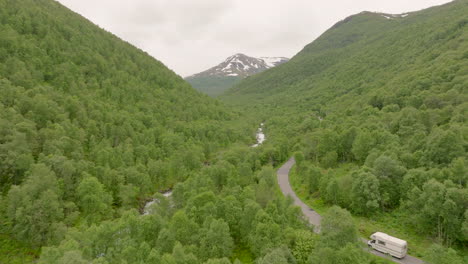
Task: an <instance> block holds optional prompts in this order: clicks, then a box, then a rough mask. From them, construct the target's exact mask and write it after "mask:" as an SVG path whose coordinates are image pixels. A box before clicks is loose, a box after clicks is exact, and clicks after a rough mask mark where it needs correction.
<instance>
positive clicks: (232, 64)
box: [187, 53, 289, 78]
mask: <svg viewBox="0 0 468 264" xmlns="http://www.w3.org/2000/svg"><path fill="white" fill-rule="evenodd" d="M288 60H289V59H288V58H285V57H260V58H254V57H249V56H247V55H244V54H241V53H237V54H234V55H232V56H230V57H228V58H227V59H225V60H224V61H223V62H222V63H220V64H219V65H217V66H215V67H213V68H211V69H209V70H207V71H204V72H201V73H197V74H194V75H192V76H189V77H187V78H196V77H204V76H240V77H247V76H250V75H254V74H256V73H259V72H262V71H265V70H268V69H270V68H273V67H275V66H278V65H280V64H282V63H285V62H287V61H288Z"/></svg>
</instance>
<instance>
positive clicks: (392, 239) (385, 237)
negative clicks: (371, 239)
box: [372, 232, 407, 246]
mask: <svg viewBox="0 0 468 264" xmlns="http://www.w3.org/2000/svg"><path fill="white" fill-rule="evenodd" d="M372 236H375V237H376V238H377V239H382V240H385V241H389V242H392V243H394V244H397V245H400V246H405V245H406V244H407V243H406V241H405V240H402V239H399V238H396V237H392V236H389V235H387V234H385V233H382V232H375V233H374V234H372Z"/></svg>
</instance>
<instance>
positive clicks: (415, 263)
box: [277, 158, 425, 264]
mask: <svg viewBox="0 0 468 264" xmlns="http://www.w3.org/2000/svg"><path fill="white" fill-rule="evenodd" d="M294 163H295V161H294V158H291V159H289V160H288V161H287V162H286V163H285V164H284V165H283V166H281V168H279V169H278V172H277V177H278V184H279V187H280V189H281V192H282V193H283V194H284V196H288V195H289V196H291V197H292V198H293V199H294V204H295V205H297V206H299V207H300V208H301V210H302V213H303V214H304V216H305V217H306V218H307V220H308V221H309V223H311V224H312V225H314V226H315V228H314V231H315V232H316V233H318V232H320V220H321V219H322V217H321V216H320V215H319V214H318V213H317V212H315V211H314V210H313V209H312V208H310V207H309V206H308V205H307V204H305V203H304V202H302V201H301V199H299V197H297V195H296V193H294V191H293V189H292V188H291V184H289V170H291V167H292V166H293V165H294ZM361 240H362V241H363V242H364V243H367V240H366V239H364V238H362V239H361ZM367 250H368V251H369V252H370V253H372V254H374V255H377V256H380V257H383V258H386V259H389V260H391V261H393V262H395V263H400V264H424V263H425V262H424V261H422V260H420V259H418V258H415V257H412V256H409V255H407V256H406V257H404V258H403V259H396V258H392V257H389V256H387V255H385V254H383V253H380V252H378V251H375V250H373V249H369V248H367Z"/></svg>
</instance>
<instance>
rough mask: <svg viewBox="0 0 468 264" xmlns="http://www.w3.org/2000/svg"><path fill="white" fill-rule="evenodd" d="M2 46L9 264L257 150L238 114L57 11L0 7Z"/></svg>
mask: <svg viewBox="0 0 468 264" xmlns="http://www.w3.org/2000/svg"><path fill="white" fill-rule="evenodd" d="M0 35H1V36H2V37H1V38H0V91H1V92H0V223H1V224H0V245H1V246H0V262H1V263H27V262H31V263H32V262H37V261H34V260H33V259H31V258H34V257H37V254H38V252H40V250H39V249H40V247H41V246H45V245H58V244H60V241H61V240H62V239H63V238H64V233H65V232H66V230H67V229H68V228H72V227H74V226H83V227H84V226H86V225H88V224H89V225H91V224H92V225H93V226H94V225H99V223H100V222H101V221H104V220H109V221H111V220H113V219H115V218H118V217H119V216H121V215H122V213H123V212H124V211H127V210H134V211H135V212H137V209H138V208H139V206H140V203H141V201H144V199H147V197H149V196H150V195H152V194H154V193H157V192H158V191H160V190H164V189H168V188H171V187H172V186H174V185H175V184H176V183H178V182H182V181H184V180H185V179H186V178H187V177H189V175H191V174H194V173H195V172H196V171H197V170H199V169H201V168H202V166H203V163H204V162H207V161H208V160H211V159H212V158H213V156H214V152H215V151H217V150H219V149H221V148H226V147H227V146H229V145H230V144H232V143H234V142H244V143H243V144H244V145H246V146H247V145H248V144H250V143H251V141H253V137H254V134H255V129H256V127H254V125H253V124H250V125H248V126H244V125H243V124H244V123H245V120H242V122H238V121H237V119H238V118H239V113H237V112H235V111H233V110H232V109H230V108H227V107H225V106H223V105H222V104H220V102H219V101H216V100H214V99H212V98H210V97H208V96H206V95H203V94H200V93H199V92H197V91H195V90H194V89H193V88H192V87H191V86H190V85H189V84H188V83H187V82H185V81H184V80H183V79H182V78H181V77H179V76H178V75H176V74H175V73H174V72H172V71H171V70H169V69H168V68H167V67H166V66H165V65H164V64H163V63H161V62H160V61H158V60H156V59H154V58H152V57H151V56H149V55H148V54H146V53H145V52H143V51H141V50H139V49H137V48H136V47H134V46H132V45H130V44H129V43H127V42H125V41H122V40H121V39H119V38H117V37H116V36H114V35H112V34H111V33H109V32H106V31H104V30H102V29H100V28H99V27H98V26H96V25H94V24H92V23H90V22H89V21H88V20H86V19H85V18H83V17H82V16H80V15H78V14H76V13H73V12H71V11H70V10H68V9H67V8H65V7H64V6H62V5H61V4H60V3H58V2H56V1H53V0H22V1H16V0H0ZM237 124H238V125H237ZM255 125H257V124H255ZM249 127H250V128H249ZM132 214H133V213H132ZM145 232H146V231H145ZM147 233H150V232H147ZM154 234H155V236H156V237H157V234H156V233H154ZM151 244H154V243H151ZM171 251H172V250H171ZM16 254H18V255H20V256H18V258H20V259H17V260H15V259H14V258H15V257H16ZM21 256H23V257H21ZM95 256H96V255H94V257H95ZM87 257H89V258H92V256H87ZM65 259H67V258H65ZM63 261H65V260H63ZM59 262H61V261H59ZM79 262H80V263H83V262H82V261H79ZM86 262H87V263H90V262H91V261H86ZM105 262H106V261H105ZM115 262H117V261H110V262H109V263H115ZM119 262H120V261H119ZM129 262H135V261H130V260H129ZM43 263H58V262H57V261H45V262H43ZM152 263H158V261H156V262H152Z"/></svg>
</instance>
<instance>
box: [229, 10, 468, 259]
mask: <svg viewBox="0 0 468 264" xmlns="http://www.w3.org/2000/svg"><path fill="white" fill-rule="evenodd" d="M467 12H468V2H467V1H454V2H452V3H450V4H447V5H444V6H440V7H435V8H430V9H427V10H423V11H420V12H415V13H409V15H408V16H407V17H404V18H403V17H400V18H394V19H390V20H389V19H387V18H385V17H383V16H382V15H381V14H378V13H371V12H363V13H360V14H358V15H355V16H351V17H349V18H347V19H345V20H343V21H341V22H339V23H337V24H336V25H335V26H333V27H332V28H331V29H329V30H328V31H327V32H326V33H324V34H323V35H322V36H321V37H320V38H319V39H317V40H316V41H314V42H313V43H311V44H309V45H307V46H306V47H305V48H304V49H303V50H302V51H301V52H300V53H299V54H298V55H297V56H296V57H294V58H293V59H292V60H291V61H290V62H288V63H286V64H284V65H281V66H278V67H277V68H274V69H271V70H269V71H267V72H265V73H262V74H259V75H257V76H252V77H251V78H248V79H246V80H245V81H243V82H242V83H240V84H239V85H237V86H236V87H234V89H232V90H230V91H229V92H228V93H227V94H226V95H224V96H223V100H224V101H226V102H228V103H231V104H235V105H252V109H254V110H252V111H258V112H260V113H263V116H265V119H266V122H265V123H266V129H267V131H268V133H269V134H270V135H273V136H275V137H278V136H279V137H294V138H295V141H294V145H293V149H294V150H295V151H297V153H296V154H295V157H296V161H297V166H296V167H295V175H294V179H293V180H294V181H295V182H294V185H295V188H296V191H298V192H300V193H301V194H302V197H303V198H304V199H308V200H309V201H310V203H311V204H312V207H313V205H316V206H318V207H319V209H325V211H326V208H329V207H331V206H332V205H337V206H340V207H342V208H346V209H347V210H349V211H350V212H351V213H352V214H353V216H356V219H361V220H362V219H366V221H367V222H375V221H379V220H386V221H387V222H390V223H382V225H380V226H385V224H386V225H387V227H389V225H391V226H390V228H389V229H392V230H395V229H396V230H397V231H402V232H400V233H403V234H405V233H407V232H406V231H408V230H409V231H411V232H410V233H412V234H414V235H415V236H416V237H417V238H419V239H418V240H425V241H426V242H427V241H429V242H432V243H434V242H436V243H440V244H442V245H444V246H447V247H452V248H453V249H457V250H458V253H459V254H461V255H464V256H465V261H467V259H466V255H467V250H468V233H467V231H468V229H467V228H468V189H467V182H468V167H467V166H468V164H467V154H466V151H467V148H468V145H467V138H468V126H467V114H466V113H467V110H468V104H467V102H468V95H467V87H468V41H467V40H468V27H467V26H468V19H467V16H466V14H467ZM389 43H391V45H389ZM267 117H269V118H267ZM366 221H364V222H366ZM361 222H363V221H361ZM398 225H401V227H396V228H395V226H398ZM363 228H365V227H363ZM374 231H375V230H374ZM364 233H365V232H364ZM367 235H370V234H367ZM420 246H421V247H423V246H426V244H424V245H420ZM410 251H411V249H410ZM417 253H418V254H421V255H424V254H425V253H423V252H417ZM447 263H448V262H447Z"/></svg>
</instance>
